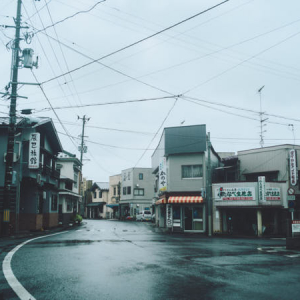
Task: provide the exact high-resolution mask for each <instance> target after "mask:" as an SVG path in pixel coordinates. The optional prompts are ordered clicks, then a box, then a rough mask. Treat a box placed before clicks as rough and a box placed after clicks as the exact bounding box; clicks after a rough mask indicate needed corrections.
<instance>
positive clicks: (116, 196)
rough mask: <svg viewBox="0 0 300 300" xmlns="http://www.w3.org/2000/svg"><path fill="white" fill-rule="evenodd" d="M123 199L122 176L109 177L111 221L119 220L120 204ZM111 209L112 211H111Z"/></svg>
mask: <svg viewBox="0 0 300 300" xmlns="http://www.w3.org/2000/svg"><path fill="white" fill-rule="evenodd" d="M120 198H121V174H118V175H113V176H110V177H109V193H108V203H107V204H106V207H107V208H108V211H107V213H108V217H109V218H110V219H118V218H119V203H120ZM109 209H110V210H109Z"/></svg>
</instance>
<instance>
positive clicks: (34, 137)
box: [28, 132, 40, 169]
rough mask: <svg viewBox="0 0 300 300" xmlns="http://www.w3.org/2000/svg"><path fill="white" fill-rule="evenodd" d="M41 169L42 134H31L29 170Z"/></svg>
mask: <svg viewBox="0 0 300 300" xmlns="http://www.w3.org/2000/svg"><path fill="white" fill-rule="evenodd" d="M39 167H40V134H39V133H38V132H35V133H31V134H30V137H29V158H28V168H29V169H38V168H39Z"/></svg>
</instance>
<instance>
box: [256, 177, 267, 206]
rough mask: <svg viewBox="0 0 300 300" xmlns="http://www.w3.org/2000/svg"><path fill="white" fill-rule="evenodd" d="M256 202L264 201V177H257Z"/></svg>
mask: <svg viewBox="0 0 300 300" xmlns="http://www.w3.org/2000/svg"><path fill="white" fill-rule="evenodd" d="M258 200H259V201H260V202H265V201H266V177H265V176H259V177H258Z"/></svg>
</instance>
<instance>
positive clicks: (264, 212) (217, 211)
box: [213, 145, 300, 236]
mask: <svg viewBox="0 0 300 300" xmlns="http://www.w3.org/2000/svg"><path fill="white" fill-rule="evenodd" d="M299 151H300V147H299V146H295V145H279V146H272V147H264V148H258V149H251V150H245V151H239V152H238V153H237V155H236V156H232V157H229V158H227V159H225V160H224V161H223V162H224V167H223V169H222V173H223V181H220V182H216V183H214V184H213V217H214V223H213V224H214V231H215V232H220V233H233V234H242V235H256V236H263V235H281V236H282V235H286V234H287V235H289V232H287V228H288V227H289V226H288V224H289V223H290V220H291V219H292V218H294V219H298V220H300V190H299V180H298V173H299V165H298V161H299ZM220 171H221V170H220ZM219 178H220V177H219ZM291 202H292V203H291ZM291 205H292V206H293V211H291V210H290V209H289V206H291Z"/></svg>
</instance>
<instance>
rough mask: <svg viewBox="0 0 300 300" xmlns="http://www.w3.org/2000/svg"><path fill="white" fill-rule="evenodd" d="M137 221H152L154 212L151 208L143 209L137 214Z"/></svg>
mask: <svg viewBox="0 0 300 300" xmlns="http://www.w3.org/2000/svg"><path fill="white" fill-rule="evenodd" d="M136 220H137V221H141V222H142V221H152V214H151V211H150V210H142V211H141V212H139V213H138V214H137V215H136Z"/></svg>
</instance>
